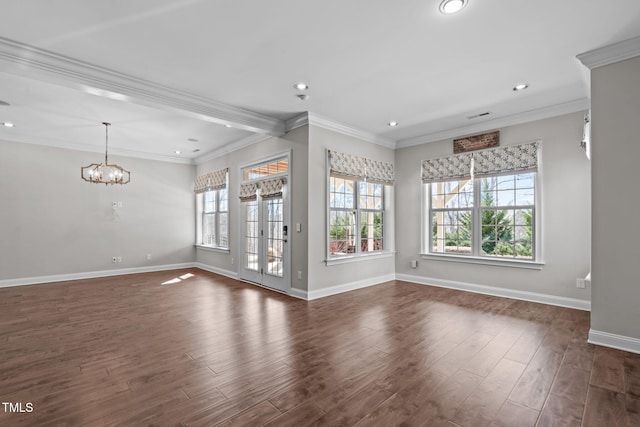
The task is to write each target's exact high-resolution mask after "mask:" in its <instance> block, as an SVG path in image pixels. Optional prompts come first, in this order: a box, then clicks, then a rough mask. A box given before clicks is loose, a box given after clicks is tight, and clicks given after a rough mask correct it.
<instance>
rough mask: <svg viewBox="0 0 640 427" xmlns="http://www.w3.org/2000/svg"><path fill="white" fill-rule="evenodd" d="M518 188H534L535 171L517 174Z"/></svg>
mask: <svg viewBox="0 0 640 427" xmlns="http://www.w3.org/2000/svg"><path fill="white" fill-rule="evenodd" d="M515 178H516V188H534V187H535V174H534V173H521V174H518V175H516V176H515Z"/></svg>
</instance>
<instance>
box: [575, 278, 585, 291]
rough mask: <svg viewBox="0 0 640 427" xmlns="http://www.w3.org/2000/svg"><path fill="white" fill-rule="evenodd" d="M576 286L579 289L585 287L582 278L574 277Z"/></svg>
mask: <svg viewBox="0 0 640 427" xmlns="http://www.w3.org/2000/svg"><path fill="white" fill-rule="evenodd" d="M576 288H579V289H584V288H585V283H584V279H576Z"/></svg>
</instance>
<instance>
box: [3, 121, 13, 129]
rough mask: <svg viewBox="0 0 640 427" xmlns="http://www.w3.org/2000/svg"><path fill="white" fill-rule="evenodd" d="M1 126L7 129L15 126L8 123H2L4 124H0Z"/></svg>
mask: <svg viewBox="0 0 640 427" xmlns="http://www.w3.org/2000/svg"><path fill="white" fill-rule="evenodd" d="M2 126H4V127H8V128H13V127H16V125H14V124H13V123H9V122H4V123H2Z"/></svg>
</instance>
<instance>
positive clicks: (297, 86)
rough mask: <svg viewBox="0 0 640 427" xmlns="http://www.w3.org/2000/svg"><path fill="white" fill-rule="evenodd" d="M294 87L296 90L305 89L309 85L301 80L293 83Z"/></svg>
mask: <svg viewBox="0 0 640 427" xmlns="http://www.w3.org/2000/svg"><path fill="white" fill-rule="evenodd" d="M293 87H294V88H296V89H298V90H307V89H309V85H308V84H306V83H303V82H299V83H296V84H294V85H293Z"/></svg>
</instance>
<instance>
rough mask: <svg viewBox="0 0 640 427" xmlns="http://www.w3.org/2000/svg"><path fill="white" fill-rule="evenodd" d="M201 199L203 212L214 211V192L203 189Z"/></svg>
mask: <svg viewBox="0 0 640 427" xmlns="http://www.w3.org/2000/svg"><path fill="white" fill-rule="evenodd" d="M202 200H203V202H204V206H203V209H204V211H205V212H215V210H216V192H215V191H205V192H204V194H203V196H202Z"/></svg>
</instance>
